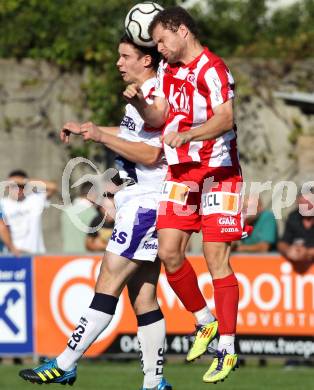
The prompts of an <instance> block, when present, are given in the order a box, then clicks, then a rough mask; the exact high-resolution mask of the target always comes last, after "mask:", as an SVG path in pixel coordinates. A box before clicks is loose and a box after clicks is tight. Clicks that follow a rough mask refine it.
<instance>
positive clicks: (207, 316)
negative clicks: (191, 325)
mask: <svg viewBox="0 0 314 390" xmlns="http://www.w3.org/2000/svg"><path fill="white" fill-rule="evenodd" d="M193 315H194V317H195V319H196V323H197V325H206V324H208V323H209V322H213V321H216V318H215V317H214V316H213V314H212V313H211V311H210V310H209V308H208V307H207V306H205V307H204V308H203V309H201V310H198V311H195V312H194V313H193Z"/></svg>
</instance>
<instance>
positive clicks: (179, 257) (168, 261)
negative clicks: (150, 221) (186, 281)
mask: <svg viewBox="0 0 314 390" xmlns="http://www.w3.org/2000/svg"><path fill="white" fill-rule="evenodd" d="M158 257H159V258H160V260H161V262H162V263H163V264H164V266H165V268H166V270H167V271H168V272H175V271H176V270H177V269H178V268H179V267H180V266H181V265H182V263H183V260H184V258H185V254H184V252H183V253H182V252H181V250H179V249H177V248H174V247H172V246H171V245H163V246H161V247H160V248H159V249H158Z"/></svg>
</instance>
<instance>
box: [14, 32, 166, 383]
mask: <svg viewBox="0 0 314 390" xmlns="http://www.w3.org/2000/svg"><path fill="white" fill-rule="evenodd" d="M158 62H159V55H158V52H157V51H156V50H155V49H152V48H149V49H147V48H141V47H139V46H136V45H134V44H133V43H132V42H131V41H130V40H129V39H128V38H127V37H123V38H122V40H121V42H120V45H119V60H118V62H117V67H118V70H119V71H120V74H121V76H122V78H123V80H124V81H125V82H126V83H130V82H137V83H138V84H139V85H140V87H141V90H142V92H143V95H144V96H145V99H146V101H147V102H148V103H152V101H151V100H150V97H151V94H152V93H153V91H154V88H155V81H156V79H155V76H156V67H157V65H158ZM71 133H72V134H77V135H80V136H82V137H83V138H84V140H93V141H95V142H100V143H102V144H103V145H105V146H106V147H107V148H109V149H111V150H113V151H114V152H116V153H117V154H118V155H119V156H118V157H117V165H118V171H119V176H118V179H117V180H118V182H117V180H116V181H115V183H116V184H121V183H124V186H123V188H122V189H120V190H119V191H118V192H117V193H116V194H115V198H114V200H115V206H116V221H115V226H114V230H113V234H112V236H111V239H110V241H109V243H108V245H107V248H106V252H105V255H104V259H103V262H102V266H101V270H100V274H99V276H98V280H97V284H96V289H95V295H94V298H93V300H92V302H91V305H90V306H89V308H88V309H87V311H86V312H85V313H84V314H83V315H82V317H81V319H80V322H79V324H78V327H77V328H76V331H74V332H73V334H72V336H71V338H70V339H69V341H68V344H67V347H66V349H65V350H64V351H63V352H62V353H61V354H60V355H59V356H58V357H57V358H56V359H54V360H50V361H48V362H46V363H45V364H43V365H41V366H39V367H37V368H35V369H27V370H22V371H21V372H20V376H22V378H24V379H26V380H29V381H31V382H36V383H40V384H41V383H63V384H66V383H69V384H73V382H74V381H75V379H76V365H77V361H78V360H79V359H80V358H81V356H82V355H83V353H84V352H85V351H86V349H87V348H88V347H89V346H90V345H91V344H92V342H93V341H94V340H95V339H96V338H97V337H98V335H99V334H100V333H101V332H102V331H103V330H104V329H106V328H107V327H108V326H109V324H110V322H111V320H112V317H113V315H114V312H115V309H116V306H117V303H118V298H119V295H120V294H121V292H122V290H123V288H124V287H125V286H126V285H127V286H128V292H129V297H130V300H131V303H132V305H133V308H134V311H135V314H136V316H137V321H138V339H139V346H140V351H141V363H142V368H143V373H144V381H143V388H142V390H149V389H151V390H171V389H172V386H171V385H170V384H169V383H168V382H167V381H166V379H165V378H164V377H163V353H164V343H165V332H166V330H165V321H164V318H163V314H162V312H161V310H160V307H159V305H158V302H157V298H156V285H157V281H158V276H159V272H160V261H159V259H157V258H156V256H157V233H156V210H157V204H158V200H159V198H160V191H161V187H162V183H163V180H164V177H165V173H166V171H167V165H166V161H165V159H164V156H163V153H162V149H161V143H160V139H159V138H160V135H161V133H160V130H156V129H155V131H153V132H147V131H146V125H145V123H144V121H143V120H142V118H141V117H140V115H139V114H138V112H137V111H136V109H135V108H134V107H133V106H132V105H127V106H126V110H125V115H124V117H123V119H122V121H121V124H120V126H119V127H116V128H115V127H114V128H112V127H98V126H96V125H94V124H93V123H91V122H88V123H85V124H83V125H79V124H77V123H74V122H69V123H67V124H65V125H64V127H63V128H62V130H61V134H60V136H61V140H62V141H63V142H68V141H69V136H70V134H71ZM77 336H79V337H77Z"/></svg>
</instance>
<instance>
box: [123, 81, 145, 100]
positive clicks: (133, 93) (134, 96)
mask: <svg viewBox="0 0 314 390" xmlns="http://www.w3.org/2000/svg"><path fill="white" fill-rule="evenodd" d="M123 97H124V98H125V99H126V100H127V101H128V102H129V103H131V104H134V103H136V102H140V101H144V100H145V99H144V95H143V92H142V90H141V88H140V86H139V85H138V84H136V83H133V84H129V85H128V86H127V87H126V89H125V90H124V92H123Z"/></svg>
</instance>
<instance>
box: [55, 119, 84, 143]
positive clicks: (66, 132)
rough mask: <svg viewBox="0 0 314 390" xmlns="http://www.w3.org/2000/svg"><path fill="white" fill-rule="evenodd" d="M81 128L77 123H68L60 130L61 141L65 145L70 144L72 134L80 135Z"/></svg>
mask: <svg viewBox="0 0 314 390" xmlns="http://www.w3.org/2000/svg"><path fill="white" fill-rule="evenodd" d="M80 133H81V126H80V124H79V123H77V122H67V123H66V124H65V125H63V127H62V129H61V130H60V139H61V141H62V142H63V143H65V144H68V143H69V141H70V134H77V135H78V134H80Z"/></svg>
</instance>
